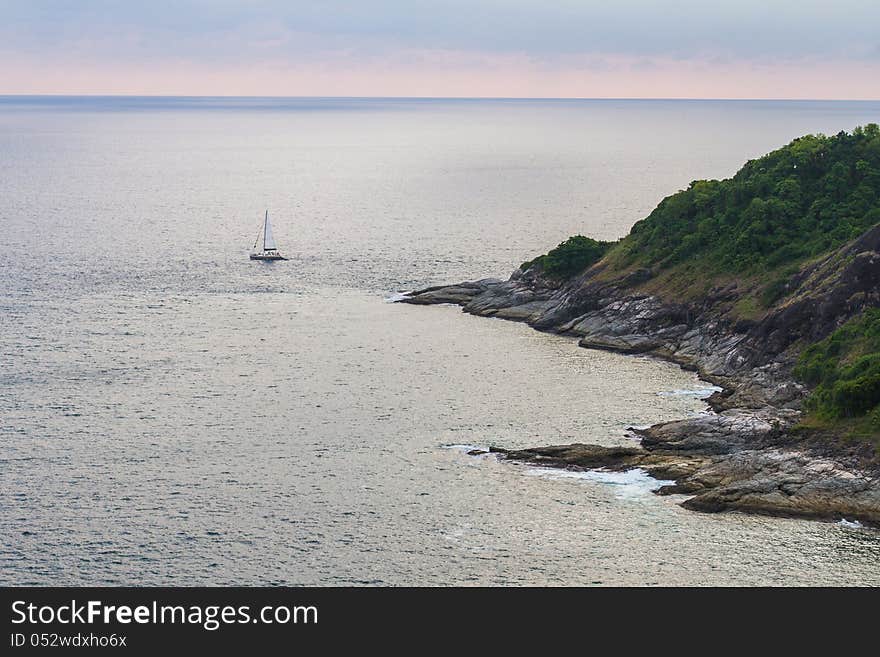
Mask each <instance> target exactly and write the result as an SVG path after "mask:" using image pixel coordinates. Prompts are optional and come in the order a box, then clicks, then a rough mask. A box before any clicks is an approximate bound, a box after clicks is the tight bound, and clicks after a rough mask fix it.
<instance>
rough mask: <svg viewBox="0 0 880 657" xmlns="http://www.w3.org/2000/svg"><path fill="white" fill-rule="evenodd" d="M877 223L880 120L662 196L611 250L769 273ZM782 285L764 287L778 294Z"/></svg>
mask: <svg viewBox="0 0 880 657" xmlns="http://www.w3.org/2000/svg"><path fill="white" fill-rule="evenodd" d="M877 223H880V128H878V126H877V124H873V123H872V124H869V125H867V126H865V127H864V128H856V129H855V130H854V131H853V132H852V133H846V132H841V133H839V134H837V135H835V136H833V137H825V136H823V135H808V136H806V137H801V138H799V139H795V140H794V141H793V142H791V143H790V144H788V145H787V146H785V147H783V148H780V149H779V150H776V151H773V152H772V153H770V154H768V155H765V156H764V157H761V158H759V159H757V160H752V161H749V162H747V163H746V165H745V166H743V167H742V169H740V170H739V171H738V172H737V174H736V175H735V176H733V178H729V179H727V180H720V181H719V180H699V181H694V182H692V183H691V184H690V186H689V187H688V189H687V190H685V191H681V192H678V193H677V194H673V195H672V196H669V197H667V198H665V199H663V200H662V201H661V202H660V204H659V205H658V206H657V208H656V209H655V210H654V211H653V212H652V213H651V214H650V215H649V216H648V217H647V218H646V219H644V220H642V221H640V222H638V223H637V224H635V226H633V228H632V231H631V232H630V234H629V236H627V237H626V238H625V239H624V240H622V241H621V243H620V246H619V248H618V249H615V252H614V258H613V259H614V260H615V262H616V264H618V265H624V266H626V265H630V264H639V265H641V266H652V267H656V268H658V269H664V268H669V267H673V266H675V265H677V264H679V263H682V262H685V261H689V262H694V261H702V262H704V263H705V264H706V265H708V267H709V269H710V271H712V272H715V273H737V274H740V273H744V274H752V273H756V272H768V271H771V270H776V269H778V268H780V267H783V266H785V265H789V266H790V265H791V264H793V263H797V262H800V261H803V260H806V259H809V258H811V257H814V256H816V255H819V254H821V253H824V252H827V251H828V250H830V249H832V248H834V247H836V246H839V245H841V244H843V243H844V242H846V241H848V240H850V239H853V238H855V237H857V236H858V235H860V234H861V233H862V232H864V231H865V230H866V229H867V228H870V227H871V226H873V225H875V224H877ZM779 285H780V284H779V283H776V284H775V288H774V290H772V291H769V292H768V296H769V297H773V296H774V294H778V293H779V291H780V287H779Z"/></svg>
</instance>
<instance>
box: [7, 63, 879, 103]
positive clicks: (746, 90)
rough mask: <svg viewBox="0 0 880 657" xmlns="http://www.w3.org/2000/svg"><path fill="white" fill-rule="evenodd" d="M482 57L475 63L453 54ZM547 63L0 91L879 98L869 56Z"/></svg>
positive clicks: (287, 71) (165, 70) (48, 68)
mask: <svg viewBox="0 0 880 657" xmlns="http://www.w3.org/2000/svg"><path fill="white" fill-rule="evenodd" d="M474 59H480V60H481V61H480V62H479V64H475V63H473V62H472V61H471V62H470V63H468V62H465V61H462V62H461V63H457V60H474ZM603 62H604V65H603V66H602V67H598V68H597V67H596V66H590V65H584V66H578V65H577V64H576V63H567V64H565V65H558V66H555V67H552V68H549V67H547V66H544V65H542V64H541V63H538V62H534V61H532V60H530V59H529V58H528V57H524V56H523V57H516V56H503V57H500V56H492V57H489V58H486V57H475V56H473V55H464V54H458V53H454V54H449V53H448V54H447V55H446V56H445V57H444V58H441V59H440V60H439V61H438V60H436V59H434V58H430V57H425V56H424V55H422V56H421V57H420V58H419V61H418V62H417V63H413V64H408V63H383V62H360V63H356V62H355V63H350V64H347V63H339V62H334V61H329V62H326V63H309V64H306V65H299V66H298V65H295V64H290V63H287V62H278V63H265V62H264V63H260V64H252V65H248V66H240V67H239V66H235V65H234V64H225V65H223V66H212V65H210V64H205V63H201V62H191V61H186V60H181V61H177V62H161V63H152V62H134V63H121V64H115V63H113V62H85V63H84V62H76V61H60V62H51V63H40V62H37V63H34V62H28V61H19V62H16V61H14V60H10V59H9V58H7V59H6V60H5V62H4V63H3V64H0V93H20V94H47V93H48V94H143V95H150V94H155V95H232V96H236V95H241V96H248V95H258V96H259V95H265V96H429V97H432V96H433V97H442V96H451V97H509V98H513V97H517V98H528V97H544V98H792V99H835V98H842V99H852V100H860V99H865V100H876V99H878V98H880V93H878V84H877V82H876V81H877V80H880V64H877V63H874V62H858V63H855V64H854V63H851V62H848V63H846V64H845V65H841V64H839V63H836V62H803V63H801V62H793V63H785V62H782V63H778V64H760V63H751V62H725V63H719V62H708V61H701V60H688V61H675V60H664V59H660V60H657V59H655V60H652V61H651V62H650V63H646V62H644V61H641V60H628V59H613V58H612V59H609V58H605V59H603Z"/></svg>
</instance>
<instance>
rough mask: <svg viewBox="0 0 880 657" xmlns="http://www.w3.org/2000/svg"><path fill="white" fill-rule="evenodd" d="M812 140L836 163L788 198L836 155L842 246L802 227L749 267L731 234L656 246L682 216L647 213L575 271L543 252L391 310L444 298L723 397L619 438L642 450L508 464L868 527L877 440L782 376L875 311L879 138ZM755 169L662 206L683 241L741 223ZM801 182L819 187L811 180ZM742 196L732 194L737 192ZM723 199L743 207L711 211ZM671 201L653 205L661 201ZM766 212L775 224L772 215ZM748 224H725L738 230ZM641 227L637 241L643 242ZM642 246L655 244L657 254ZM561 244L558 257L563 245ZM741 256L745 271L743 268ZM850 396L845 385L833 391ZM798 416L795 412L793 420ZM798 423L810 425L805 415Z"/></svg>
mask: <svg viewBox="0 0 880 657" xmlns="http://www.w3.org/2000/svg"><path fill="white" fill-rule="evenodd" d="M823 139H824V140H825V142H821V141H819V142H810V143H811V144H812V146H813V147H814V146H815V144H816V143H820V144H821V143H825V144H826V146H828V144H830V146H828V148H827V150H826V151H824V153H825V155H827V154H828V153H837V155H836V156H835V157H828V158H827V159H826V160H825V161H822V163H821V165H822V166H821V167H816V168H814V170H812V171H811V172H807V173H800V174H798V175H800V176H803V179H802V180H801V182H799V183H798V184H799V189H801V190H808V189H813V190H814V191H813V192H812V194H813V197H811V198H807V199H806V200H803V199H802V201H803V203H809V207H811V208H813V207H814V206H816V205H817V203H819V201H820V200H821V198H822V197H821V195H822V194H826V193H827V190H828V184H827V181H826V179H827V178H828V176H829V175H830V173H829V172H831V171H835V172H836V174H841V167H838V166H836V165H838V164H840V163H841V162H848V163H849V164H847V166H849V169H847V171H849V170H851V171H852V175H853V182H852V186H853V190H854V191H853V194H852V195H853V196H854V197H857V198H856V200H857V201H858V203H859V204H860V205H858V206H856V205H855V203H856V201H853V200H852V199H850V196H848V195H847V192H848V188H836V190H835V191H834V194H837V196H836V197H835V198H837V199H838V201H837V204H836V205H834V206H832V207H834V208H838V209H839V211H840V212H843V213H845V214H846V215H847V217H851V215H853V214H854V212H855V214H858V213H859V212H860V213H861V215H860V217H859V218H857V219H855V220H849V219H848V220H847V221H849V224H848V227H847V231H849V232H848V234H852V232H853V226H859V225H860V223H861V224H869V225H868V226H867V227H866V228H864V230H862V231H861V233H860V234H858V235H857V236H856V237H855V238H854V239H849V240H845V239H842V237H843V236H844V235H845V234H847V233H844V232H840V231H836V232H835V230H836V227H838V226H839V224H840V222H841V221H843V219H841V220H840V221H838V222H837V223H834V222H832V224H833V225H832V227H831V228H830V229H828V228H827V227H823V226H822V225H821V224H817V225H816V226H815V227H814V229H813V232H812V233H810V234H808V235H807V234H805V235H802V236H801V238H799V239H800V242H797V240H794V241H792V242H790V243H789V244H793V245H794V247H793V248H792V249H789V250H788V252H787V253H788V255H787V256H785V257H780V256H778V254H777V253H775V252H773V251H766V250H765V249H763V247H761V250H760V254H759V255H760V259H759V258H758V255H755V257H754V258H752V259H751V261H750V259H749V258H742V257H741V256H742V255H743V254H742V253H741V251H735V252H734V253H733V255H730V253H729V252H730V249H731V248H732V247H731V245H737V244H739V245H740V246H741V245H742V242H741V241H738V240H737V238H736V231H735V230H734V229H731V231H732V232H731V233H730V235H728V237H727V238H722V237H719V240H720V241H722V242H723V240H724V239H727V243H726V244H723V245H722V247H723V248H721V247H719V246H718V244H715V243H712V242H703V243H699V242H692V247H693V249H694V251H693V252H692V253H690V254H688V253H687V252H682V251H681V249H680V245H678V244H677V243H674V242H671V243H668V244H667V242H668V239H667V237H668V236H667V235H666V234H665V233H664V232H663V231H661V230H658V227H660V228H662V227H663V226H664V225H665V224H664V222H666V223H667V224H672V226H671V228H670V232H675V230H677V229H678V228H676V226H679V227H680V224H682V222H683V220H681V216H680V215H674V216H672V215H670V214H669V209H668V208H666V209H665V210H664V211H663V212H661V213H659V216H658V217H655V214H656V213H657V211H655V213H653V214H652V217H649V218H648V219H647V220H645V221H646V222H648V223H651V222H653V223H654V224H656V225H654V226H649V228H650V230H647V229H646V228H645V227H644V225H643V226H642V228H641V229H639V230H636V228H634V229H633V232H632V233H631V234H630V236H628V237H627V238H624V239H623V240H621V242H620V243H618V244H616V245H607V244H604V243H594V244H600V245H602V246H601V248H596V247H594V246H593V244H589V245H587V246H589V256H588V257H589V260H588V261H584V265H583V266H582V267H581V270H580V271H578V272H577V273H575V274H574V275H571V270H572V269H576V268H573V267H572V266H571V262H572V259H571V258H569V259H567V260H565V259H561V258H558V257H556V258H555V259H553V258H551V257H550V256H553V254H554V252H551V253H550V254H548V256H542V258H543V259H544V260H542V259H541V258H538V259H535V260H533V261H530V262H527V263H524V264H523V266H522V267H520V269H518V270H517V271H516V272H514V274H513V275H512V276H511V277H510V279H509V280H506V281H502V280H496V279H486V280H480V281H475V282H465V283H460V284H457V285H449V286H439V287H432V288H428V289H424V290H419V291H416V292H412V293H410V294H409V295H407V296H406V298H405V299H404V300H403V301H404V302H406V303H413V304H436V303H453V304H458V305H460V306H462V307H463V309H464V311H465V312H468V313H472V314H475V315H481V316H491V317H497V318H504V319H510V320H516V321H522V322H526V323H528V324H530V325H531V326H533V327H534V328H536V329H539V330H542V331H551V332H554V333H559V334H565V335H571V336H575V337H576V338H578V339H579V344H580V345H581V346H583V347H588V348H595V349H609V350H614V351H619V352H624V353H644V354H652V355H655V356H658V357H661V358H664V359H667V360H671V361H674V362H676V363H679V364H680V365H682V366H683V367H687V368H692V369H695V370H697V371H698V372H699V374H700V376H701V377H702V378H704V379H705V380H707V381H710V382H712V383H715V384H717V385H719V386H721V387H722V389H723V392H720V393H715V394H713V395H712V396H711V397H710V398H709V399H708V402H709V404H710V406H711V407H712V408H713V409H714V411H715V413H714V414H710V415H705V416H700V417H696V418H688V419H683V420H679V421H675V422H669V423H665V424H661V425H656V426H653V427H650V428H649V429H647V430H643V431H635V430H633V432H634V433H636V434H638V437H639V438H640V439H641V445H640V446H639V447H633V448H632V449H609V448H604V447H600V446H596V445H584V444H577V445H569V446H553V447H545V448H535V449H531V450H518V451H509V450H504V449H496V450H495V451H498V452H500V453H502V454H504V455H506V457H507V458H510V459H517V460H528V461H538V462H541V463H544V464H548V465H557V466H560V467H569V468H596V467H603V468H609V469H629V468H632V467H641V468H644V469H645V470H647V471H648V472H649V473H652V474H655V475H657V476H659V477H663V478H667V479H674V480H675V481H676V484H675V485H674V486H671V487H665V488H663V489H661V490H660V491H659V493H660V494H672V493H683V494H687V495H689V496H691V497H689V498H688V499H687V500H686V501H685V502H684V503H683V505H684V506H686V507H687V508H691V509H695V510H701V511H723V510H740V511H746V512H753V513H765V514H775V515H786V516H800V517H810V518H822V519H840V518H847V519H850V520H853V519H857V520H860V521H862V522H865V523H870V524H873V525H880V461H878V457H877V453H876V449H875V445H876V441H874V440H859V439H857V438H854V437H853V435H851V430H850V429H851V426H852V423H851V422H848V420H847V418H843V417H841V418H840V419H839V421H836V420H835V417H834V416H833V415H832V416H829V415H827V412H826V415H824V416H821V414H820V415H818V416H817V413H818V411H815V410H810V409H815V408H817V406H816V404H812V405H811V404H810V399H811V397H810V394H811V385H808V384H807V382H805V381H804V380H803V377H801V378H798V377H796V376H795V375H794V373H795V372H797V371H798V370H797V365H798V363H799V361H800V360H802V353H803V352H804V350H805V349H806V348H808V347H809V346H810V345H814V344H816V343H817V342H819V341H821V340H828V339H831V338H829V336H832V338H834V336H836V333H835V332H836V331H838V330H840V327H842V326H846V325H847V322H849V321H852V320H854V318H856V319H857V318H859V317H861V316H862V314H863V313H864V312H865V310H866V309H870V308H874V307H877V306H880V225H877V222H876V221H874V218H875V216H876V212H875V211H876V209H877V205H878V200H880V195H878V194H877V193H876V191H875V188H874V187H872V185H876V187H877V189H880V184H877V183H878V182H880V175H878V176H876V178H872V177H871V176H874V172H873V169H872V168H871V167H873V166H874V162H875V160H874V159H870V160H865V159H864V158H865V157H869V158H873V157H875V156H876V158H877V161H878V162H880V132H878V131H877V130H876V126H873V127H869V128H868V129H866V131H857V132H856V133H855V134H854V135H847V134H846V133H842V134H841V135H838V136H837V137H836V138H831V139H829V138H823ZM835 139H838V140H843V142H845V143H844V146H846V149H844V150H840V149H842V148H843V146H840V145H839V144H838V143H837V142H835V141H834V140H835ZM787 148H788V149H789V151H787V152H786V154H785V157H789V156H791V157H794V156H795V155H797V154H798V153H799V152H800V151H799V149H800V146H798V140H796V141H795V142H793V144H792V145H789V147H787ZM835 149H838V150H837V151H835ZM872 149H873V150H872ZM781 150H785V149H781ZM780 152H781V151H779V152H774V153H773V154H771V155H770V156H767V158H771V159H772V162H775V163H776V164H775V165H774V166H777V168H779V170H780V171H782V173H781V174H774V175H777V177H779V176H784V179H783V180H789V179H790V178H791V173H790V171H789V168H790V167H791V166H792V165H791V164H790V162H789V161H788V160H786V159H785V157H783V156H780V155H779V153H780ZM817 152H822V151H821V150H816V149H815V148H814V149H813V150H812V151H811V155H810V157H813V158H815V157H819V156H817V155H816V153H817ZM853 153H855V155H853ZM865 153H868V154H867V155H866V154H865ZM792 154H794V155H792ZM825 155H823V156H822V157H825ZM850 160H851V161H850ZM758 162H759V163H760V162H761V160H759V161H758ZM865 162H869V166H867V167H866V166H864V164H863V163H865ZM844 168H845V167H844ZM768 169H771V167H770V165H769V164H767V163H765V165H764V166H756V165H754V164H753V163H749V164H747V165H746V167H744V169H743V170H744V171H746V173H749V174H750V175H751V173H750V172H752V173H754V175H757V176H762V177H763V178H761V180H762V181H763V182H762V183H761V185H755V184H754V180H753V178H749V177H748V176H746V177H745V178H740V179H739V180H738V179H737V177H738V176H740V174H737V177H734V178H733V179H731V180H729V181H721V182H720V183H718V182H717V181H714V182H713V186H712V189H713V190H714V191H713V192H712V193H713V194H715V195H716V196H718V197H719V198H721V199H723V200H724V202H723V203H722V202H721V201H718V202H716V203H715V205H714V206H712V204H711V203H710V204H709V206H711V207H712V209H711V210H707V211H704V212H703V214H702V215H701V214H700V211H698V210H695V211H691V210H690V209H689V206H688V205H687V204H688V203H690V202H691V201H688V200H687V199H686V200H685V201H675V200H673V201H672V202H671V205H673V206H675V208H677V212H679V213H683V214H684V215H685V216H687V217H688V219H687V221H686V222H684V223H687V224H688V225H690V226H691V228H692V230H694V231H697V232H699V231H700V230H701V228H700V226H701V222H702V221H704V220H705V221H709V222H712V221H715V222H717V221H719V220H718V219H717V218H718V217H719V216H725V217H727V218H726V219H725V221H727V222H728V223H729V224H730V225H731V226H736V225H738V224H737V222H738V221H739V222H740V223H742V222H741V218H740V214H743V213H747V211H748V210H747V209H748V208H749V207H753V206H754V199H755V198H756V197H755V196H754V195H755V194H758V193H759V192H760V191H761V190H762V189H773V190H777V191H778V190H779V189H780V187H781V185H780V184H779V182H778V181H776V182H775V183H774V184H772V185H770V184H769V183H767V182H766V181H765V180H764V178H766V176H767V175H768V174H767V173H766V172H767V170H768ZM771 170H773V171H775V169H771ZM755 172H756V173H755ZM859 172H860V174H859ZM866 172H867V173H866ZM741 173H742V172H741ZM857 174H859V175H861V174H864V175H861V177H859V175H857ZM841 175H842V174H841ZM866 176H867V177H866ZM814 178H815V179H816V180H819V181H820V182H821V184H820V183H815V184H814V183H813V179H814ZM737 180H738V182H737ZM865 180H868V182H869V183H870V185H866V183H865ZM823 181H824V182H823ZM770 182H773V181H772V180H771V181H770ZM728 183H729V185H728ZM725 185H728V186H727V187H725ZM750 185H751V186H750ZM782 187H784V186H782ZM699 189H700V185H699V184H693V185H692V186H691V188H689V190H687V191H686V192H682V193H680V194H683V195H690V196H691V197H694V199H696V200H693V199H692V200H693V202H694V203H695V204H697V205H694V207H696V208H699V207H709V206H706V205H705V203H704V205H703V206H699V205H698V203H703V202H704V201H705V195H704V196H703V197H698V196H695V192H694V190H697V191H699ZM737 190H739V192H738V191H737ZM742 190H746V192H748V193H752V194H753V198H752V199H751V200H750V199H749V198H748V193H745V192H742ZM866 190H867V191H866ZM869 192H870V193H869ZM743 193H745V197H743V198H740V197H741V196H742V194H743ZM871 194H874V195H873V196H871ZM771 196H772V194H771ZM700 198H702V199H703V200H702V201H700V200H699V199H700ZM734 198H735V199H737V201H736V202H737V203H739V204H740V205H741V206H742V207H743V208H746V210H742V211H741V212H739V214H738V213H737V212H728V213H727V214H726V215H723V214H722V213H723V212H726V211H727V209H729V206H730V204H732V203H734V201H733V200H731V199H734ZM670 199H675V196H673V197H670ZM670 199H666V200H664V203H666V204H667V205H669V204H670ZM772 200H773V199H772V198H771V199H770V200H769V201H766V202H767V203H771V201H772ZM719 203H720V205H719ZM661 206H663V203H662V204H661ZM798 207H799V206H798ZM854 207H856V208H857V209H856V210H855V211H854V210H853V208H854ZM670 217H671V218H670ZM779 217H780V221H788V220H787V219H786V218H785V217H786V216H785V215H784V214H782V215H779ZM704 218H705V219H704ZM872 221H874V223H873V224H872V223H871V222H872ZM640 223H642V224H644V222H640ZM751 226H752V223H748V228H742V226H740V228H742V230H751ZM637 227H638V224H637ZM764 229H765V230H766V231H767V232H768V233H773V234H775V233H777V232H779V229H778V227H775V226H773V225H772V223H771V224H767V223H766V222H765V224H764ZM823 231H825V232H829V231H830V232H831V233H833V235H832V237H830V238H827V239H826V237H827V236H825V235H824V233H823ZM647 234H650V235H651V236H652V237H651V238H650V239H647V238H646V237H645V236H646V235H647ZM658 235H659V236H660V237H657V236H658ZM585 239H586V238H585ZM652 240H653V241H652ZM657 240H660V241H661V242H663V243H664V244H665V246H664V245H663V244H661V245H660V246H659V247H658V245H657V243H656V242H657ZM588 241H589V242H592V241H591V240H588ZM569 243H571V241H569ZM569 243H566V244H569ZM755 243H756V244H764V242H762V241H761V240H758V241H757V242H755ZM566 244H563V245H560V247H559V249H562V250H563V251H564V250H565V249H564V248H563V247H566ZM584 244H585V243H581V244H579V245H577V246H578V248H581V247H582V246H583V245H584ZM817 244H818V245H820V246H818V247H817V246H816V245H817ZM808 245H812V246H809V248H808ZM566 248H567V247H566ZM780 248H784V247H780ZM719 249H721V250H719ZM585 252H586V251H585ZM559 253H560V251H559V250H557V255H559ZM724 253H728V256H729V262H728V263H727V264H726V265H725V264H724V263H723V262H722V260H721V259H722V255H723V254H724ZM756 253H757V252H756ZM646 254H648V255H646ZM724 257H727V256H724ZM759 260H760V261H759ZM559 262H564V263H565V265H564V266H565V269H566V271H565V275H564V276H560V275H559V274H558V271H554V270H553V268H552V267H551V266H549V265H550V264H555V263H559ZM755 262H759V265H760V266H752V265H753V264H754V263H755ZM719 263H721V264H720V265H719ZM835 339H836V338H835ZM826 351H827V350H826ZM831 351H832V352H834V353H836V352H835V351H834V350H833V349H832V350H831ZM838 351H839V350H838ZM859 355H860V356H863V357H864V354H859ZM872 362H873V361H872ZM863 369H864V368H863ZM833 382H834V381H832V383H833ZM869 383H871V382H870V381H869ZM860 385H861V384H860ZM875 387H876V386H875ZM850 389H853V386H850V387H849V388H847V389H846V390H850ZM859 390H860V394H864V395H874V394H875V393H876V395H877V397H878V398H877V399H875V398H874V397H870V398H868V399H867V401H866V407H867V408H871V407H873V405H874V404H876V403H877V402H880V388H878V389H877V390H875V389H874V388H872V387H871V385H867V384H865V385H861V388H859ZM866 391H867V392H866ZM836 394H837V396H838V397H839V396H840V394H849V393H845V392H844V393H839V392H838V393H836ZM805 402H807V403H806V405H805ZM844 407H846V406H845V405H844ZM805 411H809V412H807V413H806V415H805ZM812 416H817V417H820V416H821V417H822V418H824V421H823V422H812V423H811V422H805V418H806V419H809V418H810V417H812Z"/></svg>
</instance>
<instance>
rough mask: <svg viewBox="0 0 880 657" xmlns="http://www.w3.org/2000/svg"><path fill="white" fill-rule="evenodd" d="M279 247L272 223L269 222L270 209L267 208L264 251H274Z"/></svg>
mask: <svg viewBox="0 0 880 657" xmlns="http://www.w3.org/2000/svg"><path fill="white" fill-rule="evenodd" d="M277 248H278V246H277V245H276V244H275V236H274V235H272V224H270V223H269V211H268V210H266V224H265V226H264V227H263V251H274V250H275V249H277Z"/></svg>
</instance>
